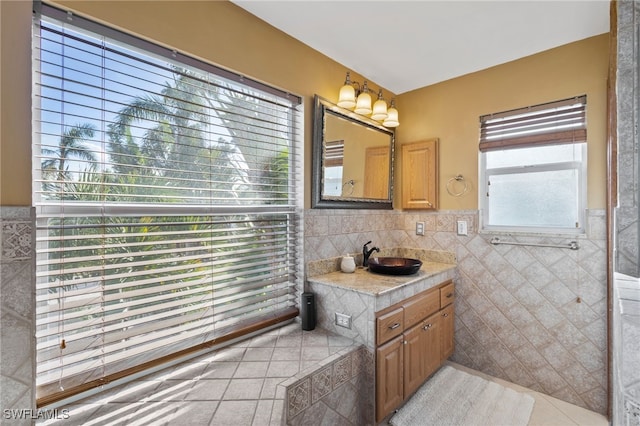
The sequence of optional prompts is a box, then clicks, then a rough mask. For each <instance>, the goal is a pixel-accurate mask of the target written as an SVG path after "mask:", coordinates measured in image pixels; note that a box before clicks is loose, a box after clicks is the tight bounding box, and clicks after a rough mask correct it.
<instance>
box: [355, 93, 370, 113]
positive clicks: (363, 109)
mask: <svg viewBox="0 0 640 426" xmlns="http://www.w3.org/2000/svg"><path fill="white" fill-rule="evenodd" d="M354 111H355V112H356V114H360V115H369V114H371V95H370V94H368V93H367V92H362V93H360V94H359V95H358V99H357V102H356V109H355V110H354Z"/></svg>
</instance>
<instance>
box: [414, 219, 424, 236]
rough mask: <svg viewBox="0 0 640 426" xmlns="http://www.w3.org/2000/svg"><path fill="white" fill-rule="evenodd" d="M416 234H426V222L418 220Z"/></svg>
mask: <svg viewBox="0 0 640 426" xmlns="http://www.w3.org/2000/svg"><path fill="white" fill-rule="evenodd" d="M416 235H424V222H416Z"/></svg>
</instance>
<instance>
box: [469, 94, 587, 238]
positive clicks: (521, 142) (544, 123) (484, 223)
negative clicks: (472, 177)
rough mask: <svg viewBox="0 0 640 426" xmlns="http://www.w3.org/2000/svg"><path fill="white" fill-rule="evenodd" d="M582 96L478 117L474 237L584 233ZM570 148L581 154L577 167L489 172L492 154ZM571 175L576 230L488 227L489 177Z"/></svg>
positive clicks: (563, 165)
mask: <svg viewBox="0 0 640 426" xmlns="http://www.w3.org/2000/svg"><path fill="white" fill-rule="evenodd" d="M586 109H587V96H586V95H580V96H575V97H572V98H568V99H562V100H558V101H552V102H548V103H544V104H538V105H533V106H528V107H524V108H518V109H514V110H510V111H503V112H497V113H493V114H487V115H482V116H480V126H479V128H480V129H479V130H480V138H479V145H478V148H479V155H478V180H479V182H480V183H479V185H478V186H479V191H478V206H479V232H480V233H505V234H513V233H517V234H543V235H550V234H555V235H581V234H585V233H586V208H587V179H588V174H587V172H588V169H587V160H588V158H587V123H586V114H587V111H586ZM567 145H570V146H574V147H578V148H577V149H580V150H581V152H580V160H579V161H555V162H544V163H542V164H526V165H517V166H516V165H513V166H508V165H507V166H502V167H495V168H491V169H488V168H487V156H488V155H490V153H491V152H497V151H501V152H507V151H517V150H522V149H531V148H541V147H553V146H567ZM562 170H573V171H576V173H577V180H578V182H577V185H578V193H577V198H578V200H577V206H576V209H577V211H575V214H576V217H577V221H578V222H577V224H576V226H575V227H571V228H569V227H560V226H558V227H555V226H553V227H552V226H538V225H527V224H521V225H500V224H490V223H489V217H490V214H489V213H490V204H491V199H490V181H491V177H492V176H497V175H515V174H519V175H522V174H527V173H540V172H550V171H562Z"/></svg>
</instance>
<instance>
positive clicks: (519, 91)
mask: <svg viewBox="0 0 640 426" xmlns="http://www.w3.org/2000/svg"><path fill="white" fill-rule="evenodd" d="M608 64H609V36H608V34H603V35H600V36H596V37H591V38H588V39H585V40H581V41H578V42H575V43H571V44H567V45H565V46H561V47H558V48H555V49H551V50H548V51H545V52H542V53H539V54H536V55H532V56H528V57H525V58H521V59H518V60H516V61H513V62H509V63H506V64H502V65H499V66H495V67H492V68H489V69H486V70H483V71H479V72H476V73H473V74H468V75H465V76H462V77H459V78H455V79H452V80H448V81H445V82H442V83H438V84H434V85H431V86H427V87H424V88H421V89H418V90H414V91H412V92H407V93H403V94H401V95H400V96H398V98H397V105H398V110H399V111H400V114H401V116H400V127H398V128H397V130H396V140H397V143H398V144H400V145H402V144H405V143H410V142H416V141H420V140H425V139H430V138H435V137H437V138H439V139H440V145H439V149H440V162H439V166H440V170H439V180H440V187H439V192H440V209H442V210H458V209H477V208H478V191H477V189H478V138H479V117H480V116H481V115H484V114H488V113H492V112H500V111H508V110H511V109H515V108H520V107H525V106H528V105H535V104H540V103H545V102H550V101H554V100H560V99H565V98H569V97H572V96H575V95H582V94H586V95H587V138H588V140H587V151H588V160H587V167H588V182H587V187H588V200H587V206H588V208H591V209H602V208H604V207H605V195H606V159H607V156H606V87H607V73H608ZM396 152H400V150H399V149H397V150H396ZM398 161H399V163H398V167H397V168H396V170H398V171H399V169H400V168H401V167H402V165H401V164H400V163H401V159H398ZM457 174H462V175H463V176H464V178H465V179H466V181H467V182H468V184H469V185H470V191H469V192H468V193H467V194H466V195H464V196H462V197H459V198H456V197H452V196H451V195H449V194H448V193H447V191H446V184H447V182H448V181H449V179H451V178H452V177H453V176H455V175H457ZM395 179H396V182H397V187H400V186H399V185H400V184H401V182H400V179H401V175H400V174H399V173H396V177H395ZM459 188H460V187H458V186H456V187H455V188H454V191H455V189H459ZM454 191H452V192H454ZM394 205H396V206H399V205H401V204H400V191H396V194H395V203H394Z"/></svg>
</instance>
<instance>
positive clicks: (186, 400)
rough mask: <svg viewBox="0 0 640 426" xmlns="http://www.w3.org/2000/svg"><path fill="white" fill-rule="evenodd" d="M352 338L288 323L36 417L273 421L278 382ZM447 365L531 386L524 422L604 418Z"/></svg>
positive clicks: (114, 421)
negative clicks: (527, 416) (531, 399)
mask: <svg viewBox="0 0 640 426" xmlns="http://www.w3.org/2000/svg"><path fill="white" fill-rule="evenodd" d="M352 345H353V342H352V341H351V340H349V339H346V338H343V337H340V336H336V335H332V334H330V333H329V332H325V331H324V330H320V329H316V330H315V331H313V332H303V331H302V330H300V324H299V323H296V322H293V323H291V324H288V325H286V326H284V327H281V328H278V329H274V330H271V331H269V332H267V333H265V334H262V335H260V336H257V337H254V338H251V339H248V340H246V341H243V342H240V343H236V344H234V345H232V346H230V347H228V348H225V349H220V350H217V351H215V352H211V353H209V354H206V355H202V356H199V357H197V358H193V359H191V360H189V361H186V362H184V363H182V364H180V365H178V366H175V367H170V368H167V369H165V370H163V371H159V372H156V373H153V374H151V375H149V376H145V377H143V378H141V379H138V380H136V381H133V382H131V383H128V384H124V385H121V386H119V387H116V388H113V389H110V390H107V391H104V392H101V393H99V394H96V395H93V396H91V397H88V398H85V399H83V400H81V401H79V402H76V403H74V404H72V405H70V406H68V407H59V408H58V412H59V413H62V410H63V409H65V410H69V411H68V415H69V417H68V418H66V419H62V420H49V421H42V422H38V423H37V424H39V425H64V426H75V425H83V426H91V425H101V426H115V425H127V426H133V425H154V426H156V425H168V426H181V425H188V426H200V425H224V426H227V425H233V426H242V425H256V426H267V425H280V424H281V419H282V417H283V413H284V397H285V395H284V388H283V387H282V386H280V387H278V384H280V383H282V382H284V381H286V380H288V379H289V378H290V377H291V376H293V375H295V374H297V373H298V372H300V371H302V370H304V369H306V368H308V367H311V366H313V365H314V364H317V363H318V362H319V361H321V360H323V359H325V358H327V357H329V356H330V355H333V354H335V353H338V352H340V351H343V350H344V349H345V348H346V347H348V346H352ZM450 365H452V366H454V367H456V368H460V369H463V370H464V371H467V372H469V373H472V374H477V375H480V376H482V377H485V378H487V379H489V380H495V381H497V382H499V383H501V384H503V385H505V386H508V387H512V388H513V389H516V390H519V391H521V392H527V393H530V394H531V395H532V396H533V397H534V398H535V400H536V402H535V405H534V409H533V413H532V415H531V421H530V422H529V426H543V425H544V426H549V425H563V426H564V425H581V426H585V425H589V426H605V425H608V421H607V419H606V418H605V417H604V416H601V415H599V414H597V413H593V412H591V411H588V410H586V409H584V408H580V407H576V406H574V405H571V404H569V403H566V402H564V401H560V400H558V399H556V398H553V397H550V396H547V395H543V394H541V393H538V392H534V391H530V390H528V389H526V388H522V387H520V386H517V385H514V384H512V383H509V382H505V381H503V380H500V379H496V378H492V377H489V376H486V375H484V374H482V373H479V372H477V371H474V370H471V369H468V368H466V367H463V366H461V365H459V364H455V363H450ZM64 413H65V414H66V413H67V412H66V411H65V412H64ZM60 417H62V416H60Z"/></svg>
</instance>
